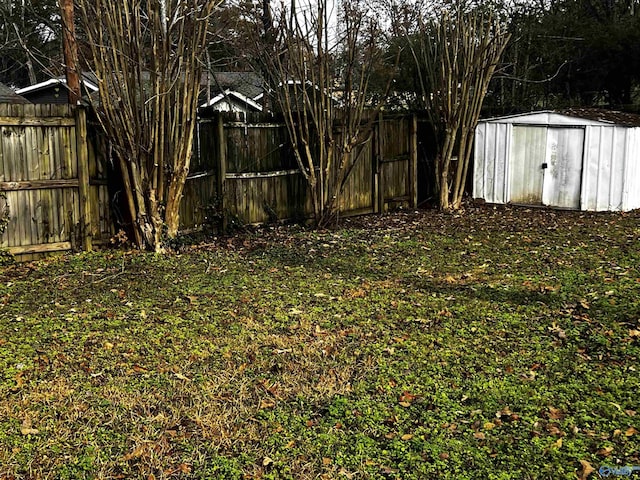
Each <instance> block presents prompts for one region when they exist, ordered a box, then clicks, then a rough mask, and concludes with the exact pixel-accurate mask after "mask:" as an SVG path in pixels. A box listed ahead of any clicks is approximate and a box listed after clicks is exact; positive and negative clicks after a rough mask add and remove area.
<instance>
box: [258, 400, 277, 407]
mask: <svg viewBox="0 0 640 480" xmlns="http://www.w3.org/2000/svg"><path fill="white" fill-rule="evenodd" d="M275 406H276V404H275V403H274V402H272V401H271V400H267V399H263V400H261V401H260V409H266V408H273V407H275Z"/></svg>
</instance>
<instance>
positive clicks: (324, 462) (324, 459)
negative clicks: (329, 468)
mask: <svg viewBox="0 0 640 480" xmlns="http://www.w3.org/2000/svg"><path fill="white" fill-rule="evenodd" d="M331 463H332V460H331V459H330V458H328V457H322V465H331Z"/></svg>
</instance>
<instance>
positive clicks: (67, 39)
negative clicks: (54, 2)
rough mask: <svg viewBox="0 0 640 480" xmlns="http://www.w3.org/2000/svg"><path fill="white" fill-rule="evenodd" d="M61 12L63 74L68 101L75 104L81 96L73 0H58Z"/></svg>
mask: <svg viewBox="0 0 640 480" xmlns="http://www.w3.org/2000/svg"><path fill="white" fill-rule="evenodd" d="M60 10H61V13H62V29H63V31H62V45H63V51H64V63H65V74H66V78H67V89H68V94H69V103H70V104H72V105H77V104H78V103H79V102H80V99H81V98H82V92H81V90H80V75H79V72H78V65H77V62H78V44H77V43H76V30H75V24H74V13H73V0H60Z"/></svg>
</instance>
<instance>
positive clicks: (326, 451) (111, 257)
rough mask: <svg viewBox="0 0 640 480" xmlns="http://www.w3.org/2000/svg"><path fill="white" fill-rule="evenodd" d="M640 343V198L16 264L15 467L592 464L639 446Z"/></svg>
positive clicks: (141, 473) (263, 234)
mask: <svg viewBox="0 0 640 480" xmlns="http://www.w3.org/2000/svg"><path fill="white" fill-rule="evenodd" d="M639 356H640V214H639V213H630V214H591V213H576V212H555V211H548V210H527V209H521V208H506V207H505V208H493V207H482V208H471V209H469V210H467V211H466V212H464V213H462V214H459V215H443V214H437V213H434V212H422V213H417V214H395V215H384V216H381V217H368V218H363V219H354V220H351V221H345V222H343V225H342V227H341V228H340V229H338V230H335V231H330V232H313V231H307V230H304V229H303V228H300V227H278V228H267V229H264V230H261V231H259V232H255V233H252V234H243V235H240V236H238V237H234V238H230V239H224V240H218V241H216V242H214V243H212V244H209V245H204V246H199V247H193V248H188V249H185V250H184V251H183V252H182V253H181V254H169V255H164V256H157V255H153V254H144V253H131V252H121V251H107V252H99V253H92V254H81V255H75V256H69V257H61V258H57V259H52V260H47V261H44V262H38V263H32V264H23V265H15V266H11V267H6V268H4V269H3V270H2V271H1V272H0V372H1V375H2V376H1V377H0V478H2V479H13V478H15V479H40V478H51V479H54V478H55V479H83V478H105V479H106V478H110V479H115V478H140V479H149V478H156V479H160V478H194V479H195V478H202V479H213V478H221V479H235V478H237V479H244V478H247V479H259V478H263V479H281V478H282V479H289V478H290V479H316V478H324V479H329V478H346V479H349V478H354V479H387V478H391V479H440V478H442V479H444V478H451V479H465V478H469V479H476V478H482V479H511V478H512V479H543V478H544V479H547V478H548V479H560V478H567V479H575V478H586V477H587V476H588V475H589V473H590V469H589V467H593V468H594V469H596V470H597V469H598V468H599V467H600V466H603V465H610V466H629V465H640V432H639V430H640V421H639V419H640V413H636V412H637V411H640V373H639V372H638V370H639V369H640V360H639ZM591 475H592V476H593V477H597V472H594V473H592V474H591Z"/></svg>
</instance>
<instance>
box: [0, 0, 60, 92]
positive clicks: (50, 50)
mask: <svg viewBox="0 0 640 480" xmlns="http://www.w3.org/2000/svg"><path fill="white" fill-rule="evenodd" d="M59 18H60V10H59V7H58V0H39V1H25V0H3V1H2V2H0V82H2V83H6V84H8V85H14V86H16V87H25V86H27V85H30V84H32V83H36V82H38V81H41V80H44V79H46V78H50V77H51V76H54V75H59V74H60V73H61V65H62V61H61V47H60V31H61V28H60V22H59Z"/></svg>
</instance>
